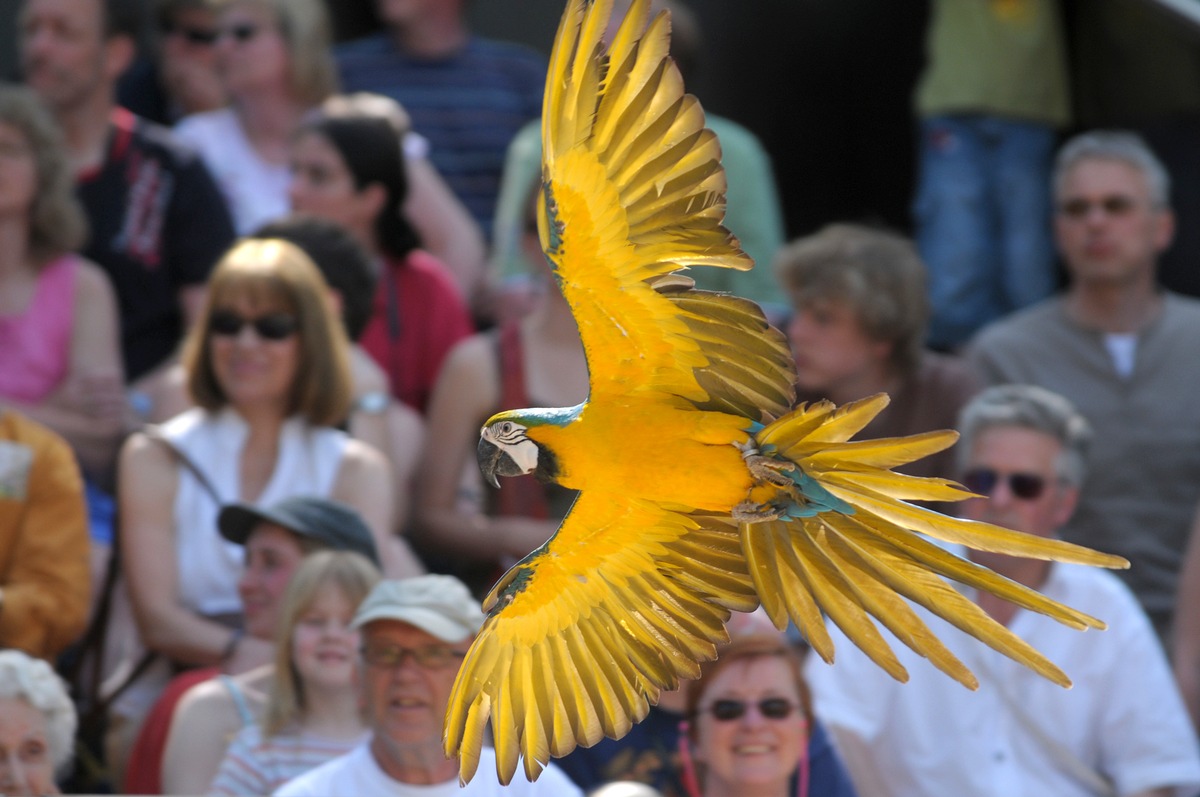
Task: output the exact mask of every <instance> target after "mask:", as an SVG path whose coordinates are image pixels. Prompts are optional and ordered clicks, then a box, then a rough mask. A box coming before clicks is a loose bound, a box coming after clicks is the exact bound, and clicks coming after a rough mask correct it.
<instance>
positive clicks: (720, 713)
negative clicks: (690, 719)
mask: <svg viewBox="0 0 1200 797" xmlns="http://www.w3.org/2000/svg"><path fill="white" fill-rule="evenodd" d="M751 706H757V707H758V713H759V714H760V715H762V716H763V717H764V718H765V719H769V720H785V719H787V718H788V717H790V716H791V715H792V712H793V711H794V710H795V709H796V706H794V705H792V703H791V701H788V700H785V699H783V698H782V697H767V698H763V699H762V700H760V701H758V703H747V702H746V701H744V700H714V701H713V702H712V705H710V706H709V707H708V708H707V709H705V711H707V712H708V713H710V714H712V715H713V719H715V720H716V721H717V722H732V721H733V720H736V719H741V718H742V717H743V716H745V714H746V711H747V710H749V708H750V707H751Z"/></svg>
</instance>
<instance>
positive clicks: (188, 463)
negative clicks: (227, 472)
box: [142, 424, 225, 506]
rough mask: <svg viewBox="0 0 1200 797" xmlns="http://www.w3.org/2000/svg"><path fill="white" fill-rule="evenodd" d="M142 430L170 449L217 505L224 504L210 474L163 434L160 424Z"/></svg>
mask: <svg viewBox="0 0 1200 797" xmlns="http://www.w3.org/2000/svg"><path fill="white" fill-rule="evenodd" d="M142 432H143V433H144V434H145V435H146V437H147V438H149V439H150V440H153V441H155V442H156V443H159V444H160V445H162V446H164V447H165V448H166V449H167V450H168V451H170V452H171V455H172V456H173V457H175V461H176V462H178V463H179V464H180V465H182V466H183V467H184V468H185V469H186V470H187V471H188V472H189V473H191V474H192V475H193V476H195V477H196V481H198V482H199V483H200V486H201V487H202V488H203V489H204V492H206V493H208V495H209V497H210V498H212V499H213V501H215V502H216V504H217V506H222V505H223V504H224V503H225V502H224V501H222V500H221V494H220V493H219V492H217V488H216V487H215V486H214V485H213V483H212V480H211V479H209V478H208V475H207V474H206V473H205V472H204V471H203V470H201V469H200V466H199V465H197V464H196V461H195V460H193V459H192V458H191V457H189V456H188V455H187V454H185V453H184V452H183V450H182V449H180V448H179V447H178V446H176V445H175V443H174V442H173V441H172V440H171V439H170V438H169V437H167V436H166V435H165V434H163V431H162V429H160V428H159V427H158V426H154V425H151V424H147V425H146V426H145V428H143V429H142Z"/></svg>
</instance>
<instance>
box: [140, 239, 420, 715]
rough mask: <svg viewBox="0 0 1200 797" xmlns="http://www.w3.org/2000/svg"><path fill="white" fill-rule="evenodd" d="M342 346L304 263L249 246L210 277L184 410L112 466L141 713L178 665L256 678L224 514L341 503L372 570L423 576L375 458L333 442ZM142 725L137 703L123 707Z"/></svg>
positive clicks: (274, 247) (342, 413)
mask: <svg viewBox="0 0 1200 797" xmlns="http://www.w3.org/2000/svg"><path fill="white" fill-rule="evenodd" d="M347 349H348V342H347V340H346V336H345V332H344V331H343V328H342V324H341V323H340V321H339V320H338V319H337V318H336V316H335V315H334V313H333V309H332V306H331V302H330V301H329V297H328V289H327V288H326V286H325V283H324V281H323V280H322V279H321V276H320V273H319V272H318V271H317V269H316V267H315V266H314V265H313V263H312V261H311V260H309V258H308V257H307V256H305V255H304V254H303V252H301V250H300V249H298V248H297V247H296V246H294V245H292V244H290V243H287V242H285V241H282V240H277V239H269V240H246V241H242V242H241V243H239V244H237V245H235V246H234V248H233V249H231V250H230V251H229V252H228V253H227V254H226V255H225V257H224V258H223V259H222V260H221V262H220V263H218V265H217V267H216V269H215V270H214V271H213V274H212V277H211V280H210V283H209V289H208V297H207V300H206V304H205V306H204V308H203V309H202V311H201V315H200V317H199V319H198V320H197V323H196V325H195V327H193V329H192V330H191V332H190V333H189V336H188V339H187V341H186V344H185V348H184V355H183V362H184V368H185V370H186V373H187V378H186V381H187V388H188V392H189V393H190V394H191V397H192V399H193V401H194V402H195V404H196V407H195V408H193V409H190V410H188V411H186V412H184V413H182V414H180V415H178V416H176V417H175V418H173V419H171V420H170V421H167V422H166V423H165V424H163V425H162V426H161V427H158V429H157V432H156V433H153V434H139V435H135V436H134V437H133V438H131V440H130V441H129V442H128V443H127V445H126V446H125V448H124V450H123V451H122V455H121V462H120V473H121V478H120V480H119V484H118V498H119V503H120V517H121V525H120V533H121V545H122V548H121V554H122V558H121V562H122V566H123V568H124V573H125V575H126V578H127V581H128V586H129V594H130V598H131V603H132V606H133V612H134V617H135V619H136V621H137V626H138V630H139V631H140V635H141V641H142V642H143V643H144V645H145V647H146V648H148V649H149V650H151V651H155V652H157V653H158V654H161V656H160V659H161V661H160V662H159V663H157V664H155V665H152V666H153V667H157V668H158V673H159V677H158V678H157V679H155V678H150V677H147V678H144V679H141V680H140V681H139V682H138V687H137V688H136V689H134V690H131V691H133V692H140V693H141V694H140V697H141V698H142V699H143V700H147V701H148V700H152V699H153V698H154V694H155V687H156V686H160V685H161V684H162V683H164V682H165V677H166V675H167V674H168V670H169V668H168V667H167V666H166V663H167V661H166V660H167V659H169V660H171V661H172V662H174V663H175V664H177V665H183V666H196V665H214V664H216V665H220V666H221V667H222V669H223V670H225V671H226V672H230V673H236V672H242V671H244V670H246V669H249V668H251V667H254V666H257V665H259V664H265V663H266V662H267V661H268V659H269V657H270V654H271V646H270V644H269V643H267V642H265V641H263V640H259V639H253V638H250V637H245V636H243V635H242V634H241V632H240V630H239V629H240V618H239V616H238V613H239V611H240V607H241V602H240V599H239V596H238V591H237V579H238V574H239V572H240V570H241V565H242V557H243V553H244V552H243V549H242V548H241V547H240V546H238V545H236V544H234V543H231V542H228V541H226V540H224V539H223V538H222V537H221V536H220V535H219V534H218V533H217V529H216V517H217V514H218V512H219V510H220V507H221V505H223V504H226V503H232V502H234V501H244V502H250V503H254V504H269V503H273V502H275V501H278V500H280V499H282V498H285V497H287V496H290V495H299V494H310V495H317V496H323V497H329V498H334V499H336V500H340V501H342V502H344V503H346V504H348V505H349V506H351V507H352V508H354V509H355V510H357V511H358V512H359V514H360V515H361V516H362V517H363V519H364V520H365V521H366V523H367V525H368V526H369V527H370V529H371V531H372V533H373V534H374V535H375V538H376V546H377V548H378V550H379V551H380V556H381V560H382V562H383V566H384V570H385V572H387V573H388V575H390V576H392V577H403V576H407V575H412V574H414V573H416V572H419V570H420V567H419V565H418V564H417V563H416V560H415V558H413V557H412V555H411V553H410V552H409V551H408V548H407V546H406V545H405V544H404V543H403V542H402V541H401V540H400V539H399V538H398V537H395V536H394V535H393V534H392V531H391V530H392V529H393V528H394V523H393V517H392V514H393V499H392V495H391V478H390V474H389V470H388V466H387V463H386V461H385V460H384V458H383V456H382V455H381V454H380V453H379V452H378V451H376V450H375V449H373V448H371V447H369V446H367V445H366V444H364V443H362V442H360V441H357V440H354V439H351V438H350V437H348V436H347V435H346V434H345V433H344V432H342V431H340V430H338V429H336V428H334V425H335V424H338V423H340V422H341V421H342V420H343V419H344V418H345V417H346V415H347V412H348V411H349V408H350V403H351V378H350V372H349V367H348V364H347ZM125 700H126V705H127V706H128V713H129V714H131V715H133V716H138V714H139V712H138V706H137V705H136V698H135V697H134V696H133V695H130V696H129V697H128V698H125Z"/></svg>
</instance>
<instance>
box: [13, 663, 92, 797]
mask: <svg viewBox="0 0 1200 797" xmlns="http://www.w3.org/2000/svg"><path fill="white" fill-rule="evenodd" d="M75 723H76V719H75V706H74V704H72V703H71V698H70V697H69V696H68V695H67V688H66V685H65V684H64V683H63V682H62V680H61V679H59V677H58V676H57V675H55V674H54V670H52V669H51V668H50V665H49V664H47V663H46V662H44V661H41V660H40V659H35V658H33V657H31V656H28V655H26V654H25V653H22V652H21V651H19V650H3V651H0V794H7V795H15V794H22V795H24V794H30V795H32V794H59V793H60V792H59V789H58V785H57V784H56V783H55V776H56V775H62V774H63V771H64V769H67V768H69V766H70V763H71V758H72V752H73V750H74V747H73V744H72V740H73V739H74V736H75Z"/></svg>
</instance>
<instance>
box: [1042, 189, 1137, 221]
mask: <svg viewBox="0 0 1200 797" xmlns="http://www.w3.org/2000/svg"><path fill="white" fill-rule="evenodd" d="M1139 204H1141V203H1139V202H1138V200H1136V199H1134V198H1133V197H1131V196H1123V195H1121V194H1114V195H1112V196H1106V197H1104V198H1103V199H1098V200H1096V201H1095V202H1093V201H1091V200H1090V199H1083V198H1079V199H1068V200H1067V201H1066V202H1063V203H1061V204H1059V206H1058V212H1059V213H1060V214H1062V215H1063V216H1066V217H1067V218H1068V219H1073V220H1079V219H1086V218H1087V217H1088V216H1090V215H1092V210H1094V209H1096V208H1099V209H1100V210H1102V211H1104V213H1105V215H1107V216H1114V217H1118V218H1119V217H1121V216H1128V215H1129V214H1130V213H1132V212H1133V210H1134V208H1136V207H1137V206H1138V205H1139Z"/></svg>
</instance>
